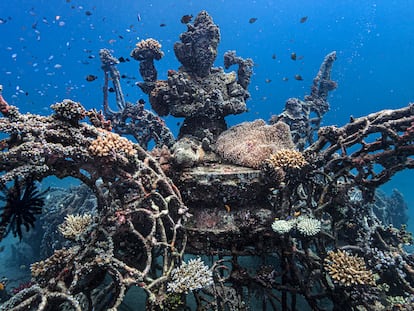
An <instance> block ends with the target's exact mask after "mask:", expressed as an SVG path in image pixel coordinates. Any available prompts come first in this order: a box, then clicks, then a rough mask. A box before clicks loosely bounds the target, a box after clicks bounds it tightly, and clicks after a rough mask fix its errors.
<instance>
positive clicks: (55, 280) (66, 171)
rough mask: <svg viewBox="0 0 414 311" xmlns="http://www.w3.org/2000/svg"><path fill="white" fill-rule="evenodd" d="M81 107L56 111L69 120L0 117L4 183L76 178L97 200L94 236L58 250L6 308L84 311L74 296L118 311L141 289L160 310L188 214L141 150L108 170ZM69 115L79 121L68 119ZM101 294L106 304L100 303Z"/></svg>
mask: <svg viewBox="0 0 414 311" xmlns="http://www.w3.org/2000/svg"><path fill="white" fill-rule="evenodd" d="M65 104H68V107H66V108H65ZM76 106H77V105H72V102H71V101H64V102H63V103H62V104H61V105H60V106H59V107H60V108H61V110H60V111H65V112H67V113H66V114H65V116H66V117H65V118H62V117H61V114H60V113H59V114H58V115H57V114H53V115H52V116H49V117H42V116H37V115H31V114H18V115H14V116H13V117H12V118H7V117H6V118H2V119H0V130H1V131H2V133H3V135H4V136H3V137H5V138H3V142H4V143H5V144H7V149H3V150H2V152H1V154H0V167H1V170H2V171H3V172H5V173H4V174H3V175H1V176H0V183H1V184H2V185H5V184H6V183H7V182H9V181H12V180H14V179H15V178H16V176H20V177H21V178H22V179H27V178H29V177H31V176H32V177H35V178H36V179H37V180H42V179H44V178H45V177H47V176H51V175H54V176H57V177H60V178H64V177H68V176H70V177H75V178H78V179H79V180H81V181H82V182H83V183H84V184H85V185H86V186H88V187H89V188H90V189H91V190H92V191H93V193H94V194H95V196H96V201H97V220H98V222H97V223H96V226H95V227H94V228H93V229H91V231H90V234H88V235H83V236H82V238H80V239H77V241H76V243H77V245H75V246H73V247H71V248H69V249H67V250H61V251H59V250H57V251H55V255H52V257H50V259H45V260H44V261H41V262H40V263H39V264H34V265H33V266H32V271H33V273H34V278H35V281H36V283H37V284H39V285H40V287H39V286H38V285H34V286H32V287H30V288H28V289H26V290H23V291H22V292H21V293H19V295H18V296H14V297H13V298H12V299H11V300H9V301H8V302H6V303H5V304H3V305H2V306H1V308H0V309H1V310H10V309H12V308H24V307H27V308H28V309H30V308H33V309H35V308H49V309H54V310H59V309H60V308H62V306H63V305H64V304H65V303H68V304H69V305H71V306H73V307H74V308H75V309H76V310H81V308H80V307H79V306H78V305H79V303H78V301H77V300H76V299H77V298H75V294H76V295H77V296H79V295H80V296H82V297H85V298H87V299H86V301H89V304H93V305H96V306H98V305H99V303H101V302H102V303H104V304H105V305H106V307H107V308H114V309H116V308H117V306H119V305H120V304H121V302H122V300H123V298H124V295H125V292H126V291H127V289H128V288H130V287H131V286H136V285H139V286H140V287H141V288H142V289H143V290H144V291H145V292H146V293H147V295H148V296H149V297H150V300H151V301H153V302H154V304H156V301H159V300H157V299H156V297H157V295H158V293H159V291H158V289H159V288H160V287H162V286H165V282H166V281H167V280H168V278H169V275H170V273H171V271H172V269H173V266H174V263H175V262H176V261H179V260H180V258H181V256H182V250H183V249H184V247H185V239H184V238H183V232H182V222H183V221H184V220H185V219H186V217H187V215H186V211H187V208H186V207H185V206H184V204H183V203H182V201H181V197H180V194H179V193H178V190H177V189H176V188H175V186H173V184H172V183H171V182H170V180H169V179H168V178H167V177H166V176H165V175H164V173H163V172H162V170H161V168H160V167H159V166H158V164H157V163H156V162H155V161H154V159H153V158H152V157H151V156H150V155H149V154H147V153H146V152H145V150H144V149H142V148H141V147H140V146H139V145H133V150H135V152H133V153H132V154H130V155H129V156H127V157H125V156H123V155H122V152H123V151H122V150H121V151H120V152H119V151H118V152H119V155H120V156H116V155H114V157H113V158H112V160H111V165H110V166H108V165H107V160H106V157H101V156H100V155H99V154H94V153H93V152H90V150H89V147H90V146H91V144H92V142H93V141H95V140H96V139H97V138H98V137H100V136H102V133H103V131H104V130H103V129H100V128H95V127H94V126H92V125H88V124H86V123H81V122H79V123H75V122H74V121H73V120H77V119H76V116H78V115H79V114H78V113H77V111H78V109H75V111H73V109H72V108H73V107H76ZM70 113H73V116H74V117H72V118H71V117H68V116H70V115H71V114H70ZM15 133H20V134H19V135H16V134H15ZM105 134H106V135H107V134H108V133H106V132H105ZM129 144H132V143H129ZM116 152H117V151H116V150H115V151H114V154H116ZM9 159H13V161H10V160H9ZM136 254H140V255H139V256H138V257H137V256H136ZM153 258H158V260H160V261H159V262H160V263H162V267H163V268H162V270H161V271H158V272H159V273H158V272H157V269H156V268H155V267H154V268H155V270H153V267H152V264H153ZM45 266H46V267H48V268H45ZM49 266H50V267H49ZM153 273H155V274H154V275H152V274H153ZM105 276H108V277H109V279H108V281H105V283H106V285H105V286H108V287H105V286H104V285H103V283H102V284H101V282H103V280H104V278H105ZM108 282H109V283H108ZM163 284H164V285H163ZM46 285H47V286H46ZM105 288H106V290H105ZM97 292H101V293H102V294H103V295H104V296H106V299H104V300H99V299H98V300H96V299H97V297H96V295H95V294H94V293H97ZM109 292H110V293H111V294H110V295H107V294H108V293H109ZM105 293H106V294H105ZM161 298H162V295H161ZM79 299H80V298H79ZM161 300H162V299H161ZM86 308H90V307H86ZM83 309H85V308H83Z"/></svg>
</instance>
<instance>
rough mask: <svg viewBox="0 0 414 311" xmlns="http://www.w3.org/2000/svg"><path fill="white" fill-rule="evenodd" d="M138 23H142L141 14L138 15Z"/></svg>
mask: <svg viewBox="0 0 414 311" xmlns="http://www.w3.org/2000/svg"><path fill="white" fill-rule="evenodd" d="M137 21H138V22H140V21H141V15H140V14H139V13H137Z"/></svg>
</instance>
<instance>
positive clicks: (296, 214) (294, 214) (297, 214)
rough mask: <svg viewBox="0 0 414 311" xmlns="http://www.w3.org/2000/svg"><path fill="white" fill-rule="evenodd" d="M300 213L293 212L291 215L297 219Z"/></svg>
mask: <svg viewBox="0 0 414 311" xmlns="http://www.w3.org/2000/svg"><path fill="white" fill-rule="evenodd" d="M300 214H301V213H300V211H297V212H295V213H293V216H295V217H299V216H300Z"/></svg>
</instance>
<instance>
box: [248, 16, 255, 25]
mask: <svg viewBox="0 0 414 311" xmlns="http://www.w3.org/2000/svg"><path fill="white" fill-rule="evenodd" d="M255 21H257V17H252V18H250V19H249V23H250V24H253V23H254V22H255Z"/></svg>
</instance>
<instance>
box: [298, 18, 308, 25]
mask: <svg viewBox="0 0 414 311" xmlns="http://www.w3.org/2000/svg"><path fill="white" fill-rule="evenodd" d="M307 20H308V17H307V16H303V17H302V18H301V19H300V22H301V24H303V23H304V22H306V21H307Z"/></svg>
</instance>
